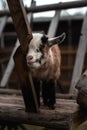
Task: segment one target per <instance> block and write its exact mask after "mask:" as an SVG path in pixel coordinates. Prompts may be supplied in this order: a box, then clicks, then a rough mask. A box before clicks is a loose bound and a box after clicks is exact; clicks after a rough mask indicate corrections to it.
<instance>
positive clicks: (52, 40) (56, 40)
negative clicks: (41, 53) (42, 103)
mask: <svg viewBox="0 0 87 130" xmlns="http://www.w3.org/2000/svg"><path fill="white" fill-rule="evenodd" d="M65 37H66V34H65V33H62V34H61V35H59V36H57V37H54V38H49V39H48V46H49V47H51V46H53V45H55V44H58V45H59V44H60V43H62V42H63V41H64V39H65Z"/></svg>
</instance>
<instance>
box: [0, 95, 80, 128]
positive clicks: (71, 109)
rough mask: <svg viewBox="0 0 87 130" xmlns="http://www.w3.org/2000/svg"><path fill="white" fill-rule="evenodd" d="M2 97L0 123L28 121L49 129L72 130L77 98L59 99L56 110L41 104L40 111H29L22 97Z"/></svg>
mask: <svg viewBox="0 0 87 130" xmlns="http://www.w3.org/2000/svg"><path fill="white" fill-rule="evenodd" d="M0 99H1V101H0V123H2V122H3V123H10V124H11V123H26V124H31V125H37V126H43V127H46V128H49V129H58V128H59V129H60V130H71V127H72V125H73V123H72V120H73V116H72V115H73V114H74V113H75V112H76V111H77V110H78V105H77V104H76V102H75V100H65V99H57V104H56V109H55V110H49V109H48V108H47V107H44V106H43V105H41V108H40V112H39V113H27V112H25V111H24V105H23V103H22V101H23V100H22V99H21V98H20V97H18V98H16V97H15V96H14V95H13V96H12V99H11V96H8V98H7V96H4V95H3V96H2V98H1V97H0ZM8 100H10V101H8ZM12 100H13V102H12ZM7 101H8V104H7V103H6V102H7ZM16 101H17V102H16ZM20 101H21V102H20ZM18 102H20V103H18Z"/></svg>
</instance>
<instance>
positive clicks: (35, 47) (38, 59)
mask: <svg viewBox="0 0 87 130" xmlns="http://www.w3.org/2000/svg"><path fill="white" fill-rule="evenodd" d="M42 36H43V34H39V33H36V34H33V39H32V40H31V42H30V44H29V48H28V52H27V55H26V60H27V65H28V66H29V67H33V68H39V67H40V66H41V65H42V64H44V62H45V59H44V57H43V59H42V55H43V54H42V52H41V51H40V49H39V48H40V46H41V45H42V41H41V38H42Z"/></svg>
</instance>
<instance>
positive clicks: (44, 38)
mask: <svg viewBox="0 0 87 130" xmlns="http://www.w3.org/2000/svg"><path fill="white" fill-rule="evenodd" d="M47 40H48V37H46V35H43V36H42V38H41V41H42V43H43V44H46V43H47Z"/></svg>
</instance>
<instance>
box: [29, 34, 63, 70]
mask: <svg viewBox="0 0 87 130" xmlns="http://www.w3.org/2000/svg"><path fill="white" fill-rule="evenodd" d="M64 39H65V33H63V34H61V35H60V36H58V37H54V38H49V37H48V36H47V35H45V34H40V33H35V34H33V39H32V40H31V42H30V44H29V46H28V52H27V55H26V60H27V65H28V66H29V67H31V68H35V69H38V68H40V67H41V66H42V65H43V64H45V63H46V61H47V60H48V58H49V51H50V48H51V47H52V46H53V45H55V44H60V43H61V42H63V40H64Z"/></svg>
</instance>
